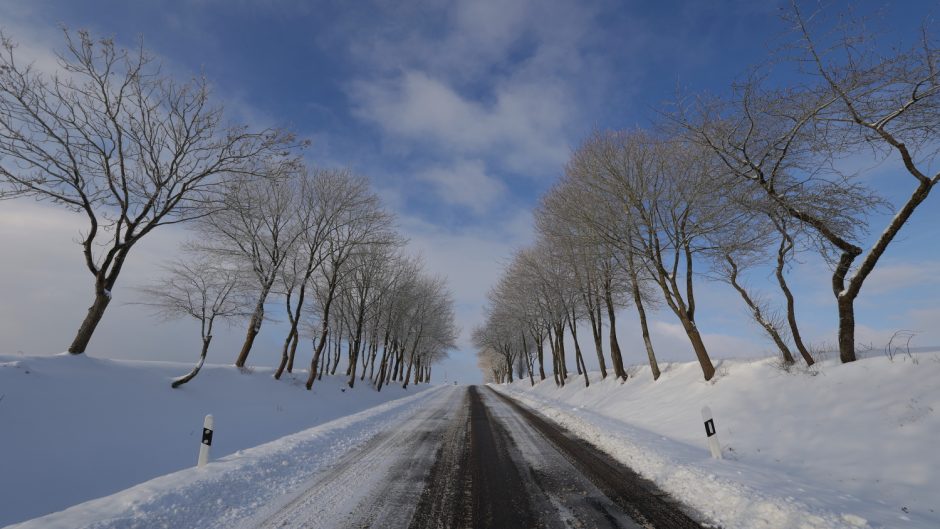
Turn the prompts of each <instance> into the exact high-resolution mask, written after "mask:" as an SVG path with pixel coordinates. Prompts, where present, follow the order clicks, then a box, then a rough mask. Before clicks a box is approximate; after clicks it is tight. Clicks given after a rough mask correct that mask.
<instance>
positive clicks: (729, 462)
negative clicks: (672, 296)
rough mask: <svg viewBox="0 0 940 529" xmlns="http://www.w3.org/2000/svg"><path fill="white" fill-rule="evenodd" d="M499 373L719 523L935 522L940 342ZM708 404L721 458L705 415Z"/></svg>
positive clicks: (939, 484) (744, 526)
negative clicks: (802, 356)
mask: <svg viewBox="0 0 940 529" xmlns="http://www.w3.org/2000/svg"><path fill="white" fill-rule="evenodd" d="M632 371H633V373H632V376H631V378H630V379H629V380H628V381H627V382H626V383H620V382H619V381H617V380H614V379H613V377H612V376H611V377H608V379H607V380H604V381H602V380H600V374H599V373H592V374H591V377H592V378H591V386H590V387H589V388H585V386H584V381H583V377H574V376H572V377H571V378H569V379H568V384H567V385H566V386H564V387H562V388H559V387H556V386H555V383H554V381H553V380H552V379H551V377H549V378H548V379H546V380H545V381H543V382H541V383H537V384H536V386H535V387H530V382H529V380H528V379H524V380H520V381H516V382H515V383H513V384H511V385H494V386H493V387H494V388H495V389H497V390H499V391H502V392H505V393H507V394H509V395H511V396H513V397H516V398H518V399H520V400H521V401H523V402H524V403H526V404H528V405H530V406H532V407H533V408H535V409H536V410H537V411H539V412H541V413H542V414H544V415H546V416H548V417H550V418H552V419H554V420H556V421H558V422H559V423H561V424H562V425H564V426H565V427H567V428H569V429H570V430H572V431H573V432H574V433H576V434H577V435H579V436H581V437H583V438H585V439H586V440H588V441H590V442H592V443H593V444H595V445H597V446H599V447H600V448H601V449H603V450H605V451H606V452H608V453H610V454H611V455H612V456H614V457H615V458H617V459H618V460H620V461H622V462H623V463H625V464H626V465H628V466H630V467H632V468H633V469H635V470H636V471H638V472H639V473H641V474H642V475H644V476H645V477H648V478H650V479H652V480H653V481H655V482H656V483H657V484H659V486H661V487H662V488H663V489H664V490H665V491H666V492H668V493H670V494H672V495H673V496H674V497H676V498H677V499H679V500H681V501H682V502H683V503H685V504H687V505H689V506H691V507H692V508H694V509H696V510H697V511H698V512H700V513H702V514H704V515H705V516H706V517H708V518H709V519H710V520H712V521H713V522H714V523H716V524H718V525H720V526H721V527H723V528H724V529H736V528H740V529H757V528H774V529H780V528H799V529H812V528H818V529H823V528H836V527H838V528H853V527H861V528H892V529H895V528H911V529H914V528H923V529H927V528H936V527H940V450H938V449H937V442H938V440H940V413H938V412H940V382H938V381H940V353H938V352H934V353H922V354H914V355H913V356H896V357H894V359H893V361H892V360H889V359H888V358H885V357H872V358H868V359H863V360H859V361H857V362H854V363H851V364H845V365H841V364H838V363H837V362H836V361H833V360H827V361H825V362H821V363H820V364H817V366H816V367H815V368H813V369H809V370H807V369H798V370H794V371H793V372H789V373H788V372H784V371H783V370H781V369H780V368H779V367H777V362H776V361H774V360H770V359H765V360H757V361H740V360H734V361H732V360H724V361H721V362H720V363H719V365H718V375H717V376H716V378H715V379H713V381H711V382H705V381H704V380H703V379H702V372H701V369H700V368H699V367H698V364H696V363H678V364H669V365H668V366H666V368H665V369H664V372H663V374H662V377H661V378H660V379H659V380H658V381H656V382H653V380H652V376H651V374H650V370H649V367H645V368H634V369H632ZM706 405H707V406H709V407H710V408H711V410H712V412H713V414H714V418H715V419H714V422H715V425H716V427H717V435H718V438H719V441H720V443H721V445H722V451H723V456H724V458H723V459H722V460H713V459H711V457H710V454H709V451H708V447H707V444H706V437H705V428H704V425H703V422H702V418H701V409H702V407H703V406H706Z"/></svg>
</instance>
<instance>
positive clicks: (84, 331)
mask: <svg viewBox="0 0 940 529" xmlns="http://www.w3.org/2000/svg"><path fill="white" fill-rule="evenodd" d="M109 303H111V291H110V290H108V289H106V288H95V300H94V301H93V302H92V304H91V306H90V307H88V313H87V314H86V315H85V319H84V320H82V324H81V325H80V326H79V327H78V333H77V334H76V335H75V339H74V340H72V345H70V346H69V352H70V353H72V354H74V355H77V354H82V353H84V352H85V349H86V348H87V347H88V342H90V341H91V335H92V334H94V332H95V329H96V328H97V327H98V323H99V322H101V318H102V316H104V311H105V309H107V308H108V304H109Z"/></svg>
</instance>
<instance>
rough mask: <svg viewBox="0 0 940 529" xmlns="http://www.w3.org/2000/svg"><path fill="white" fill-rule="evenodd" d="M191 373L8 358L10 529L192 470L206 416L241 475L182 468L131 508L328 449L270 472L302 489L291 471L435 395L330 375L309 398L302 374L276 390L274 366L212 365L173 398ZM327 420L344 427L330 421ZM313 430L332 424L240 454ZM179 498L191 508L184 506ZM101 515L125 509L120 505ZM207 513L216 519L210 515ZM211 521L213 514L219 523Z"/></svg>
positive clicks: (5, 480) (0, 372) (0, 490)
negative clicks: (175, 381) (289, 454)
mask: <svg viewBox="0 0 940 529" xmlns="http://www.w3.org/2000/svg"><path fill="white" fill-rule="evenodd" d="M190 368H191V365H189V364H178V363H168V362H139V361H117V360H104V359H97V358H89V357H87V356H84V355H82V356H72V355H67V354H66V355H57V356H47V357H31V356H13V355H7V356H2V355H0V458H2V464H0V526H3V525H6V524H9V523H13V522H18V521H22V520H25V519H28V518H33V517H36V516H40V515H44V514H47V513H50V512H54V511H59V510H61V509H64V508H66V507H68V506H70V505H74V504H76V503H79V502H83V501H86V500H90V499H92V498H98V497H101V496H105V495H108V494H112V493H114V492H116V491H119V490H122V489H125V488H127V487H131V486H133V485H136V484H138V483H141V482H143V481H146V480H149V479H151V478H154V477H156V476H162V475H164V474H167V473H170V472H174V471H178V470H180V469H187V468H189V467H192V466H193V465H195V462H196V455H197V452H198V449H199V442H200V439H201V434H202V420H203V417H204V416H205V415H206V414H207V413H211V414H213V416H214V418H215V435H214V438H213V444H212V458H213V459H218V458H221V457H223V456H226V455H229V454H234V455H232V456H231V457H230V458H228V460H229V461H237V462H238V463H232V464H234V465H235V466H234V467H233V466H232V464H229V466H225V465H221V466H219V465H215V466H213V465H210V470H208V471H207V472H202V473H199V471H193V470H184V471H183V472H177V474H174V475H173V476H174V477H166V480H169V481H166V480H164V481H160V480H155V481H154V482H152V483H149V484H145V485H142V488H135V489H132V490H136V491H137V492H135V493H132V494H130V495H129V496H125V497H124V500H127V501H129V502H130V503H127V504H126V505H124V507H123V508H124V509H129V508H130V509H134V510H141V509H143V510H144V511H146V509H147V508H148V507H147V506H148V505H149V506H151V507H152V508H155V509H157V510H158V511H161V510H163V509H165V508H167V507H168V505H167V504H159V503H157V504H153V503H152V502H150V503H148V501H147V500H146V498H148V497H149V496H151V495H153V494H156V493H157V492H158V491H163V493H166V492H167V491H172V490H176V489H175V488H176V487H179V486H181V485H180V484H181V483H183V484H187V485H186V486H195V487H207V488H209V489H211V488H212V487H209V486H208V485H206V483H208V482H207V481H206V480H207V479H208V480H209V482H211V481H212V480H215V479H224V480H225V482H226V483H230V482H234V483H236V484H233V485H231V486H232V487H237V486H238V485H237V483H239V482H241V481H244V480H248V481H251V480H257V479H259V478H258V475H253V474H246V476H245V477H244V478H238V479H235V478H233V477H232V475H230V474H229V472H234V470H233V469H234V468H236V467H238V466H239V465H248V466H252V465H257V468H258V471H259V472H261V471H263V470H264V467H265V466H266V465H270V464H271V460H270V459H265V458H277V454H282V453H285V452H284V451H285V450H288V449H289V448H290V447H292V446H293V447H297V446H300V445H303V446H307V445H308V444H310V443H314V444H315V448H316V449H317V450H318V451H320V450H322V451H324V453H322V454H308V455H306V456H302V457H304V458H306V459H304V460H299V461H294V460H293V459H292V460H291V461H287V460H284V461H280V460H278V461H277V467H276V468H272V469H270V470H268V471H265V472H266V473H269V474H272V476H271V479H276V481H277V483H279V485H277V486H274V485H272V484H271V483H268V485H270V487H269V488H270V489H271V490H272V491H279V490H283V488H281V487H286V486H288V485H289V484H290V483H291V482H292V480H296V479H302V477H303V476H302V474H295V473H294V472H298V471H302V472H306V471H307V469H300V470H297V469H294V468H293V466H291V465H295V464H299V465H307V466H308V467H310V468H315V467H316V466H317V465H319V464H320V463H321V462H322V461H321V459H319V458H326V457H328V456H329V454H330V453H331V450H333V447H334V445H335V449H336V450H343V449H344V448H345V447H346V446H348V445H349V444H351V443H357V442H359V440H361V439H362V438H365V437H368V436H369V435H371V433H369V432H373V433H374V431H377V430H376V428H381V427H382V425H383V424H384V422H382V421H378V422H376V423H375V424H372V423H371V422H370V421H367V422H368V424H366V423H361V421H363V420H365V418H367V417H373V416H374V417H377V418H381V417H384V416H385V415H388V414H393V412H394V413H397V412H400V411H401V407H402V406H406V404H407V402H410V400H409V401H405V400H403V401H400V402H395V403H391V404H386V405H385V406H384V407H379V408H374V407H376V406H379V405H381V404H383V403H386V402H388V401H390V400H394V399H401V398H402V397H405V396H407V395H414V394H415V393H416V392H423V390H425V389H427V388H428V386H426V385H419V386H416V387H409V389H408V390H402V389H401V387H400V386H395V385H393V386H391V387H387V388H383V390H382V391H381V392H376V391H375V390H373V389H372V388H370V387H368V385H367V384H362V386H361V387H356V388H355V389H353V390H350V389H349V388H347V387H346V386H345V385H344V382H345V381H344V379H341V378H340V377H324V379H323V380H322V381H319V382H317V384H316V385H315V386H314V389H313V391H311V392H308V391H306V389H305V388H304V387H303V384H302V382H303V374H302V373H301V374H299V376H298V377H297V378H296V379H295V378H287V379H282V380H280V381H276V380H274V379H273V378H272V376H271V375H272V373H271V371H270V370H266V369H255V370H253V371H250V372H248V373H243V372H241V371H239V370H237V369H235V368H233V367H230V366H212V365H209V366H206V367H205V368H203V370H202V372H200V373H199V376H198V377H197V378H196V379H194V380H193V381H192V382H190V383H189V384H187V385H185V386H183V387H181V388H179V389H175V390H174V389H171V388H170V380H171V379H172V378H174V377H176V376H179V375H181V374H185V373H186V372H187V371H188V370H189V369H190ZM285 377H289V375H285ZM370 408H372V409H370ZM366 409H370V410H369V411H368V412H365V415H361V416H354V417H351V418H345V419H340V420H339V421H334V420H335V419H338V418H341V417H345V416H348V415H351V414H355V413H357V412H361V411H362V410H366ZM396 410H397V411H396ZM383 414H385V415H383ZM377 420H378V419H377ZM328 421H334V422H333V423H329V424H324V423H327V422H328ZM315 425H323V427H322V428H321V429H318V430H316V431H313V430H311V431H308V432H305V433H303V434H299V437H289V438H287V439H284V440H279V441H277V442H276V443H272V444H273V445H275V446H268V447H266V448H265V449H264V450H262V451H261V452H255V451H245V452H243V453H239V452H238V451H239V450H244V449H246V448H250V447H253V446H256V445H260V444H262V443H266V442H268V441H272V440H275V439H278V438H281V437H283V436H285V435H288V434H293V433H295V432H298V431H300V430H304V429H306V428H310V427H312V426H315ZM311 446H313V445H311ZM259 454H260V455H259ZM262 456H263V457H262ZM311 458H313V459H311ZM282 459H283V458H282ZM323 461H326V459H323ZM314 463H316V464H314ZM281 466H286V467H289V468H280V467H281ZM252 468H255V467H252ZM265 472H262V474H265ZM265 475H266V474H265ZM160 479H164V478H160ZM259 482H262V481H261V480H259ZM167 487H170V488H169V489H168V488H167ZM216 488H218V487H216ZM222 490H225V491H227V492H228V493H231V494H232V500H231V501H237V500H238V499H239V498H240V499H241V500H244V501H247V500H246V499H245V498H247V496H243V495H239V494H240V493H239V494H235V493H234V492H233V491H232V489H231V487H229V485H226V487H224V488H223V489H222ZM266 490H267V489H266ZM161 494H162V493H161ZM173 494H175V493H173ZM171 496H172V494H171ZM260 497H261V498H263V497H265V495H264V494H262V495H261V496H260ZM129 498H130V499H129ZM161 498H162V500H159V499H158V500H154V501H164V502H166V501H169V500H168V499H167V498H168V497H167V496H165V495H164V496H161ZM178 500H179V501H180V502H181V503H184V501H183V499H182V498H178ZM228 501H229V500H228V499H226V500H225V502H226V503H227V502H228ZM251 501H256V500H251ZM257 501H261V500H257ZM249 503H250V502H249ZM161 505H162V506H161ZM157 506H159V508H157ZM96 508H98V509H100V508H106V509H108V512H111V511H114V512H118V511H120V509H118V508H117V507H115V504H114V503H113V502H112V503H106V504H104V506H102V505H97V506H96ZM174 508H177V507H174ZM178 508H182V505H180V506H178ZM187 508H189V507H187ZM202 508H203V509H205V511H206V513H209V514H212V513H214V514H218V513H217V512H215V511H213V507H211V506H205V505H203V507H202ZM86 511H87V509H85V511H82V510H81V509H79V511H78V512H86ZM220 512H221V511H220ZM226 512H227V511H226ZM235 512H238V511H237V510H236V511H235ZM209 514H207V515H206V516H207V517H208V518H211V516H209ZM64 520H66V522H69V523H64V525H62V527H78V525H77V523H75V520H78V518H75V513H74V512H73V513H72V515H71V517H66V518H64ZM184 525H189V523H188V522H187V523H185V524H184ZM41 526H49V525H48V524H41ZM131 526H132V525H131ZM169 526H170V527H173V526H179V525H174V524H172V523H171V524H170V525H169Z"/></svg>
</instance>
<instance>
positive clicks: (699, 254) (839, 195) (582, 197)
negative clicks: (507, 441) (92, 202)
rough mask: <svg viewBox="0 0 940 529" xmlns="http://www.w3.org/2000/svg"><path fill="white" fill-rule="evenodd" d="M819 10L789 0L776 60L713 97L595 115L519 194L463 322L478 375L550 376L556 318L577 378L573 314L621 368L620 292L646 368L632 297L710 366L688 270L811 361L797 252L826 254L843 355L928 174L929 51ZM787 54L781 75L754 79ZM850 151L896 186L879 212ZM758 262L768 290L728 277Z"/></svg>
mask: <svg viewBox="0 0 940 529" xmlns="http://www.w3.org/2000/svg"><path fill="white" fill-rule="evenodd" d="M825 15H826V13H825V12H817V13H814V14H813V15H812V16H805V15H804V14H803V13H802V12H801V11H800V9H799V7H798V5H797V4H796V3H795V2H794V3H793V5H792V9H791V10H790V11H789V13H788V15H787V16H786V17H785V20H786V21H787V22H788V23H789V24H791V25H792V27H793V31H794V35H795V36H796V37H797V38H796V39H795V40H796V41H797V42H796V44H794V45H792V46H788V47H787V48H786V49H785V50H784V51H783V54H784V55H785V56H786V59H787V60H786V61H775V62H774V63H772V64H769V65H764V66H762V67H759V68H755V69H754V70H753V71H752V72H751V73H750V74H749V75H748V76H747V78H746V79H745V80H744V81H743V82H740V83H736V84H734V85H733V86H732V89H731V91H730V95H728V96H726V97H714V96H706V95H699V96H695V97H690V98H681V99H680V101H679V102H678V103H677V104H676V105H675V106H672V107H669V108H665V109H663V110H662V112H661V119H659V120H658V122H657V123H654V124H653V126H651V127H649V128H647V129H629V130H608V131H599V132H596V133H594V134H592V135H591V136H590V137H588V138H586V139H585V140H584V141H583V142H582V143H581V145H580V146H579V147H577V149H575V151H574V152H573V154H572V155H571V158H570V160H569V161H568V164H567V166H566V168H565V172H564V175H563V177H562V178H561V179H560V181H559V182H558V183H557V184H555V186H554V187H553V188H552V189H551V190H550V191H549V192H548V193H547V194H546V195H545V196H543V197H542V200H541V204H540V206H539V207H538V210H537V211H536V215H535V218H536V226H537V232H538V239H537V241H536V242H535V243H534V245H532V247H530V248H526V249H523V250H521V251H519V252H518V253H517V254H516V255H515V256H514V258H513V260H512V262H511V263H510V264H509V265H508V267H507V268H506V271H505V273H504V275H503V276H502V278H501V279H500V281H499V282H498V284H497V285H496V286H495V287H494V288H493V289H492V290H491V291H490V293H489V301H488V305H487V307H486V320H485V322H484V323H483V324H482V325H481V326H479V327H478V328H476V329H475V331H474V333H473V338H474V342H475V345H476V347H477V348H478V350H479V356H480V365H481V367H482V369H483V370H484V372H485V373H486V375H487V376H488V377H489V378H490V379H492V380H494V381H498V382H504V381H512V380H513V379H514V376H513V375H514V373H515V375H516V377H520V376H525V375H526V374H527V375H528V377H529V379H530V381H532V382H533V383H534V381H535V378H536V377H537V378H539V379H545V378H546V376H547V375H546V370H549V371H550V374H551V376H552V377H553V379H554V381H555V382H556V383H557V384H560V385H562V384H565V382H566V379H567V378H568V373H569V369H568V366H567V362H568V359H567V357H566V354H565V353H566V352H565V336H566V333H570V335H571V338H572V341H573V344H574V349H575V350H574V359H575V370H576V371H577V373H578V374H579V375H582V374H583V376H584V383H585V385H588V384H589V383H590V381H589V379H588V374H587V369H586V368H585V363H584V357H583V355H584V354H589V353H586V352H585V351H583V350H582V347H581V345H582V342H583V337H580V336H579V335H578V329H579V324H581V323H583V322H585V321H586V322H588V323H589V324H590V325H589V327H590V329H591V338H592V340H591V341H592V342H593V348H594V352H595V354H596V355H597V361H598V364H599V366H600V373H601V376H602V377H607V376H608V374H609V371H612V372H613V375H614V376H616V377H619V378H621V379H626V378H627V372H626V371H625V370H624V359H623V353H622V349H621V344H620V343H619V342H618V339H617V334H616V329H615V325H616V315H617V312H618V310H620V309H623V308H626V307H628V306H632V307H633V308H634V309H635V310H636V311H637V315H638V320H639V326H640V333H641V335H642V337H643V347H644V349H645V352H646V356H647V358H648V361H649V365H650V368H651V371H652V375H653V378H654V379H656V378H658V377H659V376H660V369H659V366H658V364H657V360H656V351H655V347H654V345H655V344H653V343H652V339H651V335H650V331H649V325H648V319H647V311H648V310H649V309H650V308H651V307H657V308H660V307H665V308H666V309H668V312H669V313H671V314H672V315H673V316H674V317H675V318H676V320H677V321H678V323H679V324H681V327H682V329H683V330H684V333H685V334H686V336H687V337H688V340H689V345H690V347H691V349H692V351H694V354H695V357H696V359H697V360H698V363H699V364H700V366H701V369H702V373H703V375H704V378H705V379H706V380H709V379H711V378H712V377H713V376H714V374H715V367H714V365H713V363H712V360H711V356H710V355H709V351H708V350H707V348H706V345H705V343H704V341H703V340H702V334H701V330H700V328H699V326H698V323H697V320H696V317H697V312H696V309H697V306H696V298H695V292H696V291H695V285H696V284H697V282H698V281H699V280H700V279H701V278H707V279H712V280H720V281H723V282H725V283H727V284H729V285H730V286H731V287H732V288H733V289H734V290H735V291H736V292H737V294H738V295H739V296H740V298H741V301H742V303H743V304H744V306H745V307H746V309H747V312H748V313H749V314H750V316H751V317H752V318H753V320H754V321H755V322H756V323H757V325H758V327H759V328H760V329H761V330H762V332H764V333H765V334H766V335H767V337H768V338H769V339H770V341H771V342H772V343H773V344H774V346H775V347H776V349H777V350H778V351H779V354H780V358H781V360H782V361H783V362H784V363H785V364H794V363H796V362H804V363H805V364H807V365H812V364H813V362H814V361H815V359H814V357H813V354H812V350H811V348H810V347H809V346H808V345H807V344H806V343H805V342H804V339H803V337H802V335H801V333H800V329H799V324H798V318H797V306H798V304H797V300H796V299H795V296H794V293H793V290H792V289H791V288H790V287H789V285H788V282H787V276H788V273H789V271H790V269H791V268H792V267H793V266H794V264H795V263H797V262H798V261H799V257H798V256H799V255H801V254H810V253H815V254H818V255H820V256H821V257H822V258H823V259H824V260H825V261H826V262H827V263H829V264H830V265H831V288H832V294H833V295H834V296H835V299H836V308H837V311H838V349H839V357H840V359H841V361H842V362H852V361H854V360H855V359H856V340H855V316H854V307H855V300H856V299H857V298H858V296H859V294H860V293H861V289H862V286H863V285H864V283H865V280H866V279H867V278H868V277H869V276H870V274H871V272H872V271H873V270H874V269H875V267H876V265H877V263H878V261H879V259H880V258H881V257H882V256H883V255H884V253H885V251H886V250H887V249H888V247H889V246H890V244H891V243H892V241H894V239H895V238H896V237H897V235H898V233H899V232H900V231H901V229H902V227H903V226H904V225H905V223H906V222H907V221H908V219H909V218H910V217H911V215H912V214H913V213H914V212H915V210H916V209H917V208H918V207H919V206H921V205H922V204H923V203H924V201H925V200H926V199H927V197H928V195H929V194H930V192H931V190H932V189H933V187H934V186H935V185H936V184H937V182H938V181H940V172H938V165H940V159H938V156H937V153H938V151H937V149H938V146H940V134H938V127H940V64H938V62H940V52H938V50H937V48H936V47H935V46H934V42H933V40H931V35H930V34H929V33H928V31H927V30H926V29H924V31H923V33H922V34H921V35H920V38H919V39H918V40H919V42H918V43H917V44H916V45H914V46H912V47H911V48H909V49H898V48H890V49H887V48H885V47H883V46H880V45H879V44H878V43H877V41H875V40H873V39H871V38H869V37H868V35H867V33H866V31H863V30H861V29H858V26H853V25H851V24H849V25H838V26H836V25H833V28H835V29H833V30H832V33H826V34H822V35H817V33H816V32H819V31H821V30H819V29H818V28H817V26H823V25H824V22H822V21H823V20H825ZM814 24H815V25H814ZM811 26H812V28H813V29H812V30H811ZM833 35H836V36H833ZM788 68H790V69H792V71H793V73H792V75H790V76H789V77H787V80H786V81H785V82H783V83H781V82H779V81H777V82H772V81H771V79H772V78H773V74H774V73H776V71H778V70H780V69H783V70H786V69H788ZM857 160H862V161H863V162H866V163H867V165H875V164H878V166H879V169H880V170H881V171H890V172H891V173H892V177H893V178H894V180H893V182H892V185H893V186H894V187H895V189H902V188H903V189H905V193H906V195H905V198H904V199H902V200H901V201H900V204H894V205H893V206H894V207H895V208H896V209H895V213H894V215H893V216H891V217H890V220H888V222H887V224H886V225H885V226H880V227H879V226H871V225H870V223H869V218H870V215H871V213H873V212H876V211H879V210H888V208H890V207H891V206H892V204H890V203H889V202H888V200H887V199H885V198H884V197H882V196H880V195H879V194H878V193H876V192H875V191H874V190H873V189H872V188H870V187H869V186H868V183H867V181H866V178H865V175H864V174H862V173H861V172H860V171H858V167H853V164H852V162H853V161H857ZM874 230H878V231H877V234H876V235H875V236H874V237H873V239H872V240H871V243H870V246H868V247H867V249H865V247H863V243H864V242H865V241H866V240H867V239H869V233H870V232H871V231H874ZM757 267H767V268H770V269H772V271H773V273H772V275H773V279H772V284H773V285H774V289H775V290H777V293H776V294H772V295H764V294H760V293H758V292H757V291H755V290H754V289H753V288H752V287H751V286H749V285H748V284H747V282H745V281H744V280H743V279H742V277H743V274H744V273H745V272H746V271H748V270H749V269H754V268H757ZM605 323H606V325H607V329H608V331H607V333H606V336H605V333H604V331H603V327H604V324H605ZM605 338H606V340H605ZM605 341H606V342H607V344H608V346H607V350H608V357H609V362H608V358H607V357H605V354H604V343H605ZM546 344H547V346H546Z"/></svg>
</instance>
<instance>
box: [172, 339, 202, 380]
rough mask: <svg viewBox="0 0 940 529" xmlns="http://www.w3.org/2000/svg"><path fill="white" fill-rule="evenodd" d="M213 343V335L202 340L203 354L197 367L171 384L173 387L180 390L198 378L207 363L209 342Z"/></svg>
mask: <svg viewBox="0 0 940 529" xmlns="http://www.w3.org/2000/svg"><path fill="white" fill-rule="evenodd" d="M211 341H212V335H211V334H210V335H208V336H206V337H205V338H203V339H202V352H200V353H199V362H197V363H196V366H195V367H193V370H192V371H190V372H189V373H188V374H186V375H184V376H182V377H180V378H177V379H176V380H174V381H173V383H172V384H170V386H171V387H173V388H178V387H180V386H182V385H183V384H185V383H187V382H189V381H190V380H192V379H194V378H196V375H198V374H199V370H200V369H202V365H203V364H205V363H206V354H207V353H208V352H209V342H211Z"/></svg>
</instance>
